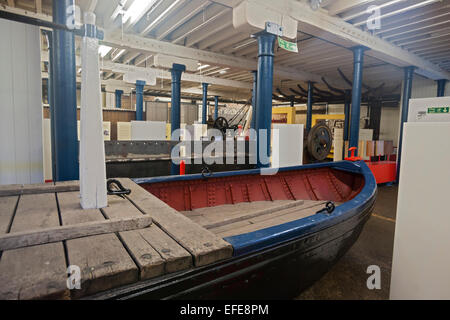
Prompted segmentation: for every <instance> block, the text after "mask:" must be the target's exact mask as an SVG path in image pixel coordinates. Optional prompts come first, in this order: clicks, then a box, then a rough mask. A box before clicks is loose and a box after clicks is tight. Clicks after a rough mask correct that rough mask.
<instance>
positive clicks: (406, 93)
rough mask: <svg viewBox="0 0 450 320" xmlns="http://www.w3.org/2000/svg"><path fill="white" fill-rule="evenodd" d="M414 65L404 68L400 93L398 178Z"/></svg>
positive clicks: (397, 180) (398, 176) (398, 175)
mask: <svg viewBox="0 0 450 320" xmlns="http://www.w3.org/2000/svg"><path fill="white" fill-rule="evenodd" d="M414 69H415V67H413V66H410V67H406V68H405V69H404V72H405V74H404V80H403V95H402V111H401V112H402V113H401V116H400V135H399V142H398V149H397V150H398V151H397V179H396V182H397V183H398V182H399V178H400V162H401V160H402V142H403V124H404V123H405V122H406V121H408V109H409V99H411V89H412V81H413V75H414Z"/></svg>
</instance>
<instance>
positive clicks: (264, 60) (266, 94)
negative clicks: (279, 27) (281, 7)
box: [255, 31, 276, 168]
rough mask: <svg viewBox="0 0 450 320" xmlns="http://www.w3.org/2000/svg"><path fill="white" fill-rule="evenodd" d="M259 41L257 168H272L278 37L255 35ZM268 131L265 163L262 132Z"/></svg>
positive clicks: (266, 33)
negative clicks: (273, 96)
mask: <svg viewBox="0 0 450 320" xmlns="http://www.w3.org/2000/svg"><path fill="white" fill-rule="evenodd" d="M255 37H256V38H257V40H258V74H257V85H256V127H255V129H256V131H257V141H258V143H257V167H258V168H264V167H270V161H267V160H268V159H270V155H271V150H270V148H271V141H270V140H271V126H272V86H273V60H274V44H275V40H276V36H275V35H274V34H272V33H268V32H267V31H262V32H259V33H258V34H256V35H255ZM263 129H265V130H267V131H266V133H267V135H266V138H267V141H266V142H267V144H266V155H265V158H266V159H265V161H261V160H262V159H261V155H260V153H261V152H260V143H259V142H260V141H261V134H262V133H261V132H260V130H263Z"/></svg>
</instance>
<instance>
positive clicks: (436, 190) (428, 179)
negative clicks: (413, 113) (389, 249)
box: [390, 122, 450, 299]
mask: <svg viewBox="0 0 450 320" xmlns="http://www.w3.org/2000/svg"><path fill="white" fill-rule="evenodd" d="M449 137H450V123H448V122H441V123H438V122H426V123H406V124H405V126H404V133H403V151H402V159H401V166H400V184H399V189H398V203H397V218H396V225H395V239H394V256H393V261H392V275H391V286H390V298H391V299H450V273H449V270H450V251H449V247H450V232H449V230H450V214H449V210H448V196H449V190H450V167H449V163H450V140H449Z"/></svg>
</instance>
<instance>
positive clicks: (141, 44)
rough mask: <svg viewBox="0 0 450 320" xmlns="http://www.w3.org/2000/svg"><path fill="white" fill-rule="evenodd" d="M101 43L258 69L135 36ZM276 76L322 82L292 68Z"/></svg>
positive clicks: (225, 57) (237, 60) (249, 62)
mask: <svg viewBox="0 0 450 320" xmlns="http://www.w3.org/2000/svg"><path fill="white" fill-rule="evenodd" d="M101 42H102V43H103V44H106V45H109V46H112V47H118V48H126V49H134V50H138V51H141V52H143V53H150V54H156V53H162V54H167V53H168V52H170V54H171V55H173V56H176V57H180V58H188V59H193V60H197V61H199V62H201V63H203V64H210V65H217V66H223V67H231V68H237V69H242V70H255V69H256V67H257V60H256V59H246V58H238V57H234V56H230V55H225V54H220V53H215V52H210V51H206V50H199V49H194V48H187V47H185V46H181V45H177V44H173V43H168V42H164V41H158V40H155V39H149V38H144V37H140V36H135V35H128V34H127V35H126V36H125V37H124V38H123V39H120V35H116V36H112V35H106V36H105V39H104V40H103V41H101ZM274 75H278V76H279V77H282V78H286V79H291V80H298V81H315V82H322V79H321V76H320V75H316V74H311V73H308V72H304V71H300V70H293V69H292V68H289V69H288V68H281V67H277V66H275V67H274ZM331 81H333V83H334V82H338V83H339V84H341V81H339V80H336V79H332V80H331Z"/></svg>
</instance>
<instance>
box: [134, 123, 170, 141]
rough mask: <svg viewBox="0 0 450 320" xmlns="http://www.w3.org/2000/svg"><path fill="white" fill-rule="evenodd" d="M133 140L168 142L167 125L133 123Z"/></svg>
mask: <svg viewBox="0 0 450 320" xmlns="http://www.w3.org/2000/svg"><path fill="white" fill-rule="evenodd" d="M131 140H166V123H165V122H163V121H131Z"/></svg>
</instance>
